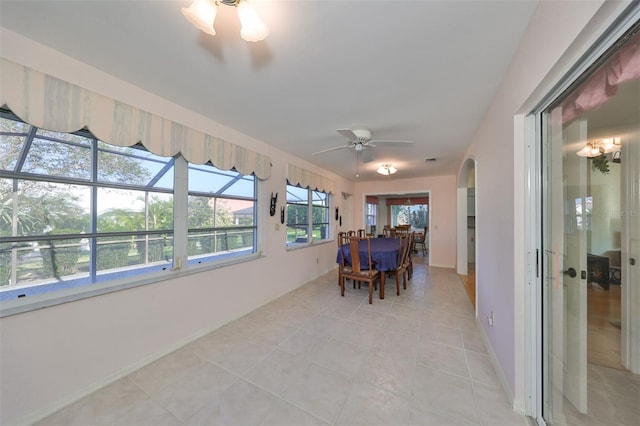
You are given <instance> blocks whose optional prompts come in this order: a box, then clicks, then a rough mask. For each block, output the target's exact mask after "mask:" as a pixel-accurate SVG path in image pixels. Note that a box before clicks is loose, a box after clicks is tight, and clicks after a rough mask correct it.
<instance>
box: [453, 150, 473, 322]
mask: <svg viewBox="0 0 640 426" xmlns="http://www.w3.org/2000/svg"><path fill="white" fill-rule="evenodd" d="M457 197H458V200H457V205H458V213H457V262H456V265H457V267H456V272H457V274H458V276H459V277H460V279H461V280H462V284H463V285H464V288H465V290H466V291H467V294H468V295H469V299H470V300H471V304H472V305H473V308H474V309H476V291H477V280H476V202H477V201H476V162H475V160H474V159H472V158H468V159H466V160H465V162H464V163H463V165H462V168H461V170H460V173H459V175H458V189H457ZM476 312H477V310H476Z"/></svg>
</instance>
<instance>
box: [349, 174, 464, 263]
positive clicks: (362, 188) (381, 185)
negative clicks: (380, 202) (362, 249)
mask: <svg viewBox="0 0 640 426" xmlns="http://www.w3.org/2000/svg"><path fill="white" fill-rule="evenodd" d="M354 190H355V192H354V195H353V199H354V201H353V205H354V208H353V211H354V218H353V223H354V227H355V228H356V229H357V228H359V227H362V225H363V224H364V216H363V214H362V212H363V209H364V201H365V195H367V194H370V195H371V194H394V193H398V194H410V193H416V192H419V193H425V192H429V193H430V195H429V215H430V219H429V220H430V222H429V238H430V240H429V244H430V245H429V262H430V265H431V266H442V267H446V268H453V267H455V264H456V221H455V217H456V177H455V176H434V177H425V178H416V179H394V180H388V179H384V180H374V181H366V182H362V181H360V182H356V184H355V189H354Z"/></svg>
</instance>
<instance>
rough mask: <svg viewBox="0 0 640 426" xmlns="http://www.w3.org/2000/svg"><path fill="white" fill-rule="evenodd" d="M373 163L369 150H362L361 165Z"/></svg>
mask: <svg viewBox="0 0 640 426" xmlns="http://www.w3.org/2000/svg"><path fill="white" fill-rule="evenodd" d="M372 161H373V154H371V150H370V149H366V148H365V149H363V150H362V162H363V163H370V162H372Z"/></svg>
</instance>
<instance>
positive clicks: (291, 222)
mask: <svg viewBox="0 0 640 426" xmlns="http://www.w3.org/2000/svg"><path fill="white" fill-rule="evenodd" d="M328 238H329V194H328V193H326V192H322V191H316V190H311V189H309V188H302V187H300V186H294V185H289V184H287V245H292V244H305V243H312V242H314V241H322V240H326V239H328Z"/></svg>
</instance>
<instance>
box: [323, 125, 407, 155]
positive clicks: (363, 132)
mask: <svg viewBox="0 0 640 426" xmlns="http://www.w3.org/2000/svg"><path fill="white" fill-rule="evenodd" d="M336 132H338V133H340V134H341V135H342V136H344V137H345V138H346V139H347V142H348V144H347V145H340V146H336V147H333V148H329V149H325V150H322V151H318V152H314V153H313V154H312V155H318V154H324V153H325V152H329V151H335V150H338V149H344V148H353V149H354V151H356V154H357V153H361V154H362V161H363V162H364V163H368V162H371V161H373V155H372V154H371V148H373V147H375V146H376V144H387V143H388V144H412V143H413V141H399V140H382V139H371V132H370V131H369V130H367V129H338V130H336Z"/></svg>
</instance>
